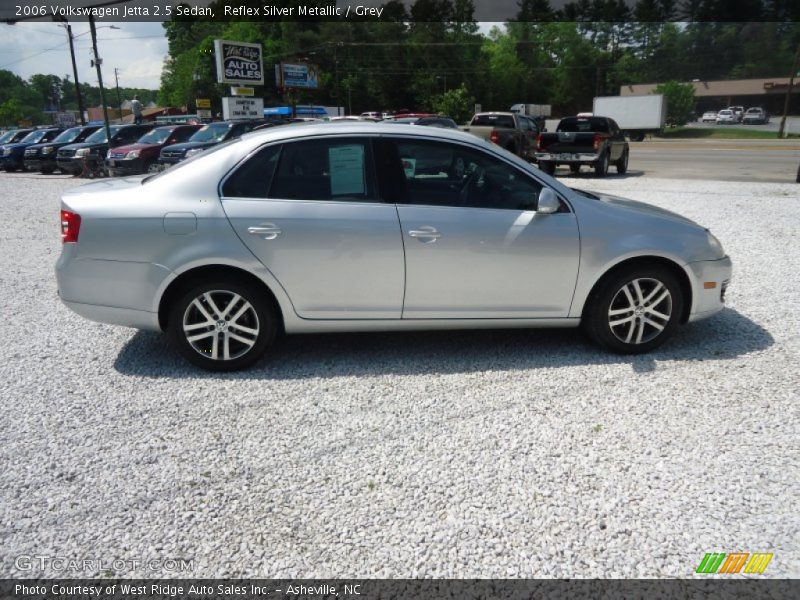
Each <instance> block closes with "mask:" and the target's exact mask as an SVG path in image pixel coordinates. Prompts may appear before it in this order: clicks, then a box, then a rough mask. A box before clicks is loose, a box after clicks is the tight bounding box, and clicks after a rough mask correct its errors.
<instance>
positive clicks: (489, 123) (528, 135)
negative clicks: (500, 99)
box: [461, 112, 539, 160]
mask: <svg viewBox="0 0 800 600" xmlns="http://www.w3.org/2000/svg"><path fill="white" fill-rule="evenodd" d="M461 130H462V131H466V132H467V133H471V134H472V135H474V136H477V137H479V138H483V139H484V140H486V141H487V142H492V143H493V144H497V145H498V146H501V147H503V148H505V149H506V150H508V151H509V152H511V153H513V154H516V155H517V156H519V157H520V158H522V159H525V160H533V154H534V151H535V150H536V134H538V133H539V128H538V127H537V126H536V124H535V122H534V121H533V120H532V119H530V118H529V117H526V116H523V115H518V114H515V113H513V112H482V113H477V114H476V115H475V116H473V117H472V121H470V123H469V125H465V126H464V127H462V128H461Z"/></svg>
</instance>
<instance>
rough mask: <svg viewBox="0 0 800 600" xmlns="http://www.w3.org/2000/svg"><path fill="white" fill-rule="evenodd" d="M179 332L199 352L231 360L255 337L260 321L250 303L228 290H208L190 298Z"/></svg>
mask: <svg viewBox="0 0 800 600" xmlns="http://www.w3.org/2000/svg"><path fill="white" fill-rule="evenodd" d="M182 327H183V335H184V337H185V338H186V341H187V342H188V343H189V345H190V346H191V347H192V348H193V349H194V350H195V351H196V352H198V353H199V354H201V355H203V356H205V357H207V358H211V359H212V360H221V361H227V360H235V359H237V358H239V357H241V356H244V355H245V354H247V353H248V352H249V351H250V350H251V349H252V348H253V346H254V345H255V344H256V341H257V340H258V336H259V332H260V324H259V320H258V315H257V313H256V310H255V308H253V305H252V304H250V302H248V301H247V300H246V299H245V298H243V297H242V296H241V295H239V294H237V293H235V292H232V291H229V290H210V291H207V292H203V293H202V294H200V295H199V296H197V297H196V298H195V299H194V300H192V301H191V302H190V303H189V305H188V306H187V307H186V311H185V312H184V314H183V321H182Z"/></svg>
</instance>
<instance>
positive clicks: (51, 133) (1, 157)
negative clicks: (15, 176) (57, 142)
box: [0, 128, 62, 173]
mask: <svg viewBox="0 0 800 600" xmlns="http://www.w3.org/2000/svg"><path fill="white" fill-rule="evenodd" d="M61 131H62V130H61V129H57V128H54V129H34V130H33V131H31V132H30V133H29V134H28V135H26V136H25V137H23V138H22V139H21V140H19V141H18V142H15V143H9V144H4V145H3V146H2V147H1V148H0V165H2V167H3V168H4V169H5V170H6V171H8V172H9V173H13V172H14V171H17V170H19V169H22V166H23V164H24V160H25V148H27V147H28V146H31V145H32V144H40V143H42V142H49V141H50V140H52V139H54V138H55V137H56V136H57V135H58V134H59V133H61Z"/></svg>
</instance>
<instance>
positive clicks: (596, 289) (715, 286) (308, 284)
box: [56, 122, 731, 370]
mask: <svg viewBox="0 0 800 600" xmlns="http://www.w3.org/2000/svg"><path fill="white" fill-rule="evenodd" d="M61 225H62V238H63V242H64V243H63V246H62V253H61V256H60V258H59V260H58V263H57V266H56V273H57V279H58V290H59V295H60V297H61V300H62V301H63V302H64V303H65V304H66V305H67V306H68V307H69V308H71V309H72V310H73V311H75V312H76V313H78V314H80V315H82V316H84V317H87V318H89V319H93V320H96V321H100V322H104V323H113V324H118V325H126V326H130V327H137V328H143V329H150V330H156V331H165V332H166V333H167V335H168V337H169V338H171V340H172V342H173V343H174V344H175V346H176V347H177V349H178V350H179V352H180V353H181V354H182V355H183V356H184V357H186V358H187V359H188V360H189V361H191V362H192V363H194V364H195V365H198V366H200V367H203V368H207V369H214V370H234V369H240V368H243V367H246V366H248V365H250V364H252V363H253V362H255V361H256V360H257V359H258V358H259V356H261V355H262V354H263V352H264V351H265V349H266V348H267V347H269V346H270V345H271V344H272V343H273V341H274V339H275V337H276V336H277V335H278V334H281V333H287V334H294V333H304V332H333V331H366V330H384V331H385V330H404V329H448V328H502V327H574V326H579V325H581V326H583V328H584V329H585V330H586V332H587V333H588V335H589V336H590V337H591V338H592V339H593V340H594V341H596V342H598V343H599V344H601V345H603V346H606V347H607V348H610V349H611V350H613V351H617V352H622V353H640V352H646V351H649V350H651V349H653V348H656V347H657V346H659V345H661V344H662V343H663V342H665V341H666V340H667V339H668V338H669V337H670V336H671V335H672V334H673V333H674V332H675V330H676V329H677V327H678V326H679V325H680V324H682V323H685V322H687V321H692V320H696V319H700V318H703V317H708V316H710V315H713V314H714V313H716V312H718V311H719V310H721V309H722V307H723V302H724V297H725V290H726V287H727V285H728V281H729V279H730V276H731V262H730V259H729V258H728V257H727V256H726V254H725V253H724V252H723V249H722V246H721V245H720V243H719V241H717V239H716V238H715V237H714V236H713V235H711V233H710V232H709V231H708V230H706V229H704V228H703V227H701V226H699V225H697V224H695V223H693V222H692V221H690V220H688V219H685V218H683V217H681V216H679V215H676V214H674V213H671V212H669V211H666V210H662V209H659V208H656V207H653V206H651V205H648V204H644V203H639V202H635V201H631V200H624V199H621V198H615V197H610V196H605V195H594V194H591V193H588V192H582V191H577V190H573V189H570V188H568V187H566V186H564V185H563V184H562V183H560V182H559V181H557V180H555V179H553V178H552V177H549V176H547V175H546V174H544V173H542V172H541V171H539V170H538V169H536V168H535V167H532V166H531V165H529V164H528V163H526V162H525V161H523V160H521V159H519V158H517V157H516V156H514V155H512V154H510V153H508V152H506V151H504V150H503V149H501V148H500V147H498V146H496V145H494V144H490V143H488V142H484V141H482V140H480V139H478V138H476V137H474V136H471V135H469V134H466V133H462V132H459V131H453V130H448V129H437V128H433V127H430V128H429V127H424V128H423V127H420V128H408V129H406V128H402V130H401V129H400V128H398V127H397V126H393V125H387V124H375V123H366V122H342V123H326V124H318V125H317V124H312V125H303V126H297V127H278V128H273V129H268V130H265V131H259V132H254V133H250V134H247V135H244V136H242V137H241V138H239V139H236V140H233V141H231V142H227V143H223V144H221V145H220V146H217V147H214V148H212V149H210V150H207V151H205V152H203V153H201V154H198V155H196V156H194V157H192V158H191V159H189V160H186V161H185V162H182V163H180V164H179V165H178V166H176V167H173V168H172V169H169V170H168V171H165V172H163V173H160V174H158V175H151V176H149V177H146V178H142V177H136V178H128V179H121V180H113V181H98V182H96V183H91V184H88V185H85V186H82V187H78V188H74V189H72V190H70V191H69V192H67V193H66V194H65V195H64V196H63V198H62V206H61Z"/></svg>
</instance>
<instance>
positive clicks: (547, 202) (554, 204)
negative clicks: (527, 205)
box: [536, 187, 561, 215]
mask: <svg viewBox="0 0 800 600" xmlns="http://www.w3.org/2000/svg"><path fill="white" fill-rule="evenodd" d="M559 208H561V201H560V200H559V199H558V196H556V193H555V192H554V191H553V190H551V189H550V188H549V187H543V188H542V191H541V192H539V204H538V205H537V206H536V212H537V213H542V214H545V215H550V214H553V213H554V212H558V209H559Z"/></svg>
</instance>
